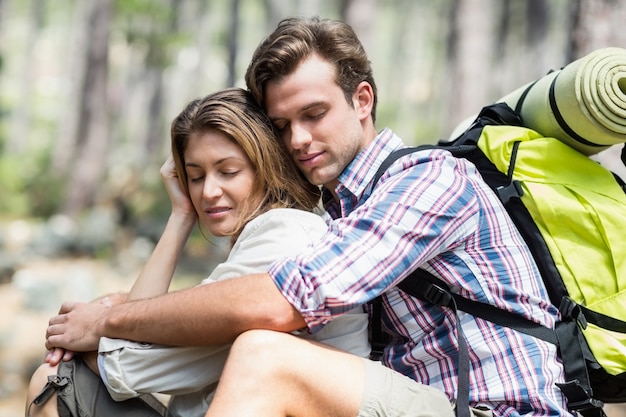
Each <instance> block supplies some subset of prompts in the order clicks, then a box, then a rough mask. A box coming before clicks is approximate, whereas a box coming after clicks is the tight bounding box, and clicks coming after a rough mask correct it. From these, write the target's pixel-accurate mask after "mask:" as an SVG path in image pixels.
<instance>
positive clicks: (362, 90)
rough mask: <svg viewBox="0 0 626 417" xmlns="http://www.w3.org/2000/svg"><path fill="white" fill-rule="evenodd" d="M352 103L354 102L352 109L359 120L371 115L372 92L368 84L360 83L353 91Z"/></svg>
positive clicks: (365, 82)
mask: <svg viewBox="0 0 626 417" xmlns="http://www.w3.org/2000/svg"><path fill="white" fill-rule="evenodd" d="M352 101H353V102H354V109H355V110H356V112H357V113H358V115H359V119H360V120H364V119H366V118H367V117H370V116H371V115H372V108H373V107H374V90H373V89H372V86H371V85H370V83H368V82H367V81H361V83H360V84H359V85H358V86H357V87H356V90H355V91H354V95H353V96H352Z"/></svg>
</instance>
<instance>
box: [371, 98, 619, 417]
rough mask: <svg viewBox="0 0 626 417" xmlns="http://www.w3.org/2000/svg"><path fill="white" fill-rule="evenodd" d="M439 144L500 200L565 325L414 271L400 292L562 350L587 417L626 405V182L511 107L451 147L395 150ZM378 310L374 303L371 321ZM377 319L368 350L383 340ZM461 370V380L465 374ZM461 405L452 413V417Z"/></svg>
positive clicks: (463, 394)
mask: <svg viewBox="0 0 626 417" xmlns="http://www.w3.org/2000/svg"><path fill="white" fill-rule="evenodd" d="M432 147H438V148H443V149H446V150H449V151H450V152H451V153H452V154H453V155H454V156H456V157H458V158H466V159H468V160H470V161H471V162H473V163H474V165H476V167H477V169H478V170H479V172H480V173H481V175H482V176H483V178H484V179H485V181H486V182H487V183H488V184H489V185H490V187H491V188H492V189H493V190H494V192H496V193H497V194H498V196H499V197H500V199H501V201H502V202H503V203H504V206H505V208H506V209H507V211H508V212H509V214H510V215H511V218H512V219H513V221H514V222H515V224H516V226H517V228H518V229H519V231H520V233H521V234H522V236H523V237H524V239H525V241H526V243H527V244H528V246H529V248H530V250H531V252H532V254H533V257H534V259H535V261H536V263H537V265H538V267H539V270H540V272H541V275H542V278H543V280H544V282H545V284H546V287H547V289H548V293H549V295H550V301H551V302H552V303H553V304H554V305H556V306H559V307H560V312H561V315H562V320H561V321H560V322H559V323H557V325H556V329H554V330H553V329H548V328H546V327H543V326H540V325H537V324H536V323H534V322H531V321H529V320H526V319H524V318H522V317H520V316H517V315H515V314H512V313H509V312H506V311H503V310H500V309H497V308H496V307H494V306H490V305H487V304H482V303H478V302H475V301H472V300H468V299H465V298H463V297H461V296H459V295H458V294H455V293H453V292H452V291H451V290H450V289H449V288H448V287H447V285H446V284H445V283H443V281H441V280H440V279H438V278H437V277H434V276H432V275H431V274H429V273H428V272H426V271H424V270H422V269H418V270H417V271H415V272H413V273H412V274H411V275H410V276H409V277H407V278H406V279H405V280H404V281H403V282H402V283H400V284H399V287H400V288H401V289H402V290H403V291H406V292H408V293H409V294H411V295H413V296H415V297H419V298H421V299H424V300H427V301H430V302H433V303H435V304H438V305H442V306H445V307H450V308H454V309H458V310H462V311H465V312H467V313H469V314H472V315H474V316H477V317H481V318H483V319H485V320H489V321H492V322H494V323H497V324H500V325H503V326H507V327H511V328H514V329H517V330H519V331H522V332H525V333H528V334H531V335H533V336H535V337H539V338H542V339H544V340H547V341H549V342H551V343H554V344H556V345H557V346H558V347H559V353H560V356H561V359H562V360H563V366H564V370H565V376H566V382H565V383H564V384H558V385H559V388H561V390H562V391H563V393H564V394H565V396H566V397H567V399H568V406H569V408H570V409H571V410H572V411H577V412H579V413H581V414H582V415H584V416H585V417H598V416H604V412H603V410H602V406H603V402H615V403H617V402H626V321H624V320H626V239H624V230H626V229H625V227H626V193H625V189H626V188H625V187H624V184H623V183H622V182H621V180H620V179H619V178H618V177H616V176H614V175H613V174H612V173H611V172H610V171H608V170H607V169H605V168H603V167H602V166H601V165H600V164H598V163H597V162H595V161H593V160H591V159H589V158H588V157H587V156H585V155H583V154H582V153H579V152H578V151H576V150H574V149H573V148H571V147H569V146H567V145H565V144H564V143H563V142H561V141H559V140H557V139H554V138H545V137H542V136H541V135H539V134H538V133H537V132H535V131H533V130H530V129H527V128H525V127H522V121H521V119H520V117H519V115H518V114H517V113H516V112H515V111H513V110H512V109H511V108H510V107H509V106H508V105H506V104H504V103H498V104H494V105H490V106H487V107H485V108H484V109H483V110H482V111H481V113H480V114H479V116H478V117H477V119H476V120H475V122H474V123H473V125H472V126H471V127H470V128H469V129H468V130H466V131H465V133H463V134H462V135H461V136H459V137H458V138H457V139H455V140H454V141H452V142H443V141H442V142H440V143H439V145H424V146H418V147H414V148H406V149H401V150H399V151H396V152H394V153H392V154H391V155H390V156H389V157H388V158H387V160H385V161H384V162H383V164H382V166H381V167H380V169H379V171H378V172H377V175H376V177H375V179H374V184H376V183H377V182H378V179H379V178H380V176H381V175H382V174H383V172H385V171H386V170H387V169H388V168H389V166H390V165H391V164H392V163H393V162H394V161H395V160H396V159H397V158H399V157H400V156H402V155H406V154H407V153H411V152H415V151H417V150H421V149H425V148H432ZM379 309H380V306H379V303H378V301H375V302H374V303H373V312H374V316H376V315H377V314H379V312H378V311H379ZM458 332H459V333H458V334H459V369H460V371H459V392H458V394H457V402H458V404H463V403H464V402H466V401H468V396H469V371H463V370H464V369H468V365H467V361H468V357H467V352H466V345H465V341H464V337H463V335H462V329H461V328H460V326H459V327H458ZM381 334H382V330H381V328H380V324H379V323H377V321H376V319H374V320H373V321H372V337H373V347H374V349H375V350H376V351H380V350H381V349H382V348H383V346H384V343H383V342H379V341H382V339H383V338H382V336H381ZM464 372H466V373H467V375H464V374H463V373H464ZM464 408H467V407H457V412H458V413H459V415H462V413H464V411H463V409H464Z"/></svg>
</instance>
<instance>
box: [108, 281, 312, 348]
mask: <svg viewBox="0 0 626 417" xmlns="http://www.w3.org/2000/svg"><path fill="white" fill-rule="evenodd" d="M303 326H304V321H303V320H302V317H301V316H300V314H299V313H298V312H297V311H296V310H295V309H294V308H293V307H292V306H291V305H290V304H289V303H288V302H287V300H286V299H285V298H284V297H283V296H282V294H281V293H280V292H279V291H278V289H277V288H276V286H275V285H274V283H273V281H272V280H271V278H270V277H269V275H267V274H259V275H251V276H246V277H242V278H235V279H229V280H224V281H220V282H216V283H211V284H206V285H202V286H198V287H193V288H189V289H186V290H182V291H177V292H173V293H169V294H165V295H163V296H159V297H155V298H152V299H147V300H138V301H132V302H128V303H125V304H123V305H119V306H115V307H113V308H111V310H110V311H109V313H108V314H107V315H106V318H105V319H104V320H103V321H102V322H101V329H99V330H98V332H99V333H100V336H107V337H111V338H120V339H129V340H135V341H140V342H151V343H160V344H167V345H174V346H193V345H214V344H223V343H228V342H232V341H233V340H234V339H235V338H236V337H237V336H238V335H239V334H241V333H243V332H244V331H246V330H250V329H259V328H263V329H271V330H278V331H292V330H296V329H298V328H301V327H303Z"/></svg>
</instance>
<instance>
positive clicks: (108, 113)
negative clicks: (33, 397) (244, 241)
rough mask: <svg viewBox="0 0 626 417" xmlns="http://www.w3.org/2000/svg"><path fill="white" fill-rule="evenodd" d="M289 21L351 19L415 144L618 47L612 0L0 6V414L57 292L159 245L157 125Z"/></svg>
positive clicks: (129, 273) (210, 251)
mask: <svg viewBox="0 0 626 417" xmlns="http://www.w3.org/2000/svg"><path fill="white" fill-rule="evenodd" d="M294 15H301V16H312V15H317V16H320V17H324V18H338V19H342V20H344V21H346V22H348V23H350V24H351V25H352V26H353V28H354V29H355V31H356V32H357V34H358V35H359V36H360V38H361V40H362V41H363V43H364V45H365V48H366V50H367V51H368V53H369V55H370V59H371V61H372V64H373V67H374V75H375V77H376V80H377V83H378V89H379V107H378V108H379V110H378V122H377V125H378V127H379V128H382V127H384V126H390V127H392V128H393V129H394V130H395V131H396V132H397V133H399V134H400V136H402V137H403V138H404V139H405V140H407V142H412V143H414V144H418V143H432V142H435V141H436V140H437V139H439V138H443V137H446V136H447V135H448V134H449V133H450V132H451V131H452V129H453V128H454V127H455V126H456V124H457V123H459V122H461V121H462V120H464V119H465V118H466V117H468V116H470V115H472V114H474V113H476V112H477V111H478V110H479V109H480V108H481V107H482V106H484V105H486V104H489V103H491V102H493V101H495V100H497V99H498V98H500V97H502V96H504V95H505V94H506V93H508V92H510V91H513V90H515V89H517V88H518V87H520V86H522V85H524V84H526V83H528V82H530V81H533V80H535V79H537V78H540V77H542V76H543V75H545V74H546V73H547V72H548V71H549V70H551V69H558V68H560V67H562V66H564V65H566V64H568V63H569V62H572V61H574V60H576V59H578V58H581V57H583V56H585V55H586V54H588V53H590V52H592V51H593V50H595V49H598V48H601V47H606V46H620V47H626V30H624V27H623V26H624V23H625V22H626V2H625V1H622V0H335V1H331V0H0V297H1V296H2V294H4V297H5V298H4V299H2V298H0V305H2V306H3V307H2V308H3V309H0V317H2V318H0V417H2V416H4V415H5V414H3V411H4V412H6V416H9V415H17V414H16V413H15V412H14V408H10V407H15V404H17V403H19V405H20V406H21V403H20V401H21V400H20V399H21V395H22V393H23V387H24V376H25V375H27V374H28V372H29V371H30V370H32V366H33V363H34V362H35V361H37V360H39V359H40V357H41V356H40V354H41V345H42V341H43V330H42V329H43V328H45V323H46V322H47V317H48V316H49V315H50V311H52V312H54V310H55V309H56V308H57V306H58V304H59V299H62V298H63V297H73V298H74V299H77V298H88V297H91V296H93V295H97V293H98V291H102V290H104V289H110V288H112V289H116V288H117V289H127V288H128V285H129V282H130V281H131V280H132V279H134V277H135V276H136V272H137V270H138V268H140V267H141V263H142V262H143V261H144V260H145V258H146V256H147V254H149V252H150V250H151V249H152V246H153V245H154V242H155V241H156V239H158V237H159V234H160V232H161V228H162V226H163V225H164V223H165V220H166V218H167V215H168V214H169V209H170V206H169V201H168V199H167V195H166V193H165V191H164V189H163V187H162V185H161V182H160V178H159V175H158V171H159V167H160V166H161V163H162V162H163V161H164V160H165V158H166V156H167V154H168V152H169V123H170V121H171V120H172V118H173V117H174V116H175V115H176V114H177V113H178V112H179V111H180V110H181V109H182V108H183V106H184V105H185V104H186V103H187V102H188V101H190V100H192V99H194V98H196V97H199V96H202V95H205V94H207V93H210V92H213V91H215V90H218V89H221V88H224V87H229V86H241V87H243V86H244V83H243V75H244V73H245V70H246V67H247V64H248V60H249V59H250V56H251V54H252V52H253V50H254V48H255V47H256V45H257V44H258V42H259V41H260V40H261V39H262V38H263V37H264V36H265V35H267V34H268V33H269V32H271V30H273V28H274V27H275V25H276V23H277V22H278V21H279V20H280V19H282V18H284V17H287V16H294ZM607 160H609V162H608V163H610V152H609V158H608V159H607ZM223 256H224V245H223V242H219V241H217V242H212V243H211V244H207V243H206V240H205V239H204V238H203V237H202V236H200V235H199V234H196V235H194V238H193V239H192V241H191V242H190V244H189V245H188V248H187V250H186V258H185V259H186V263H185V265H183V266H181V274H182V275H186V274H187V275H189V276H190V277H191V278H190V279H192V280H197V279H200V278H202V277H204V276H205V275H207V271H208V270H210V267H211V265H213V264H214V263H215V262H218V261H219V260H220V259H221V257H223ZM85 282H89V283H91V284H89V285H86V284H85ZM181 282H182V283H181V284H179V285H184V283H185V282H186V281H184V280H183V281H181ZM103 283H106V284H110V285H104V284H103ZM68 288H69V290H68ZM18 311H19V312H20V313H19V314H17V313H16V312H18ZM25 329H27V330H32V331H33V332H34V331H36V332H37V337H36V338H35V337H33V336H32V333H24V334H23V336H21V338H20V336H19V335H20V334H22V332H25V331H26V330H25ZM33 346H37V348H36V349H35V348H34V347H33ZM15 398H18V400H15ZM3 400H6V402H7V403H10V406H6V408H4V409H3V408H2V404H3ZM5 410H6V411H5ZM20 413H21V411H20ZM614 415H617V414H614Z"/></svg>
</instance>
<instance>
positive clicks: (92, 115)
mask: <svg viewBox="0 0 626 417" xmlns="http://www.w3.org/2000/svg"><path fill="white" fill-rule="evenodd" d="M111 15H112V0H92V2H91V10H90V12H89V23H90V24H89V25H88V30H89V32H88V33H85V36H86V37H88V38H89V40H90V42H89V43H88V46H87V50H86V52H87V53H86V56H85V59H86V73H85V79H84V83H83V87H82V90H81V101H80V102H81V109H80V116H79V125H78V131H77V140H76V143H77V153H76V156H77V157H76V159H75V160H74V161H73V169H72V170H71V173H70V179H69V188H68V189H67V190H66V199H65V203H64V205H63V209H62V211H63V213H65V214H69V215H76V214H78V213H79V212H80V211H81V210H83V209H85V208H87V207H89V206H91V205H92V204H93V203H94V201H95V197H96V195H97V192H98V189H99V186H100V185H101V180H102V178H103V176H104V172H105V169H106V164H107V154H108V151H109V143H110V133H109V121H108V117H109V111H108V100H107V79H108V42H109V29H110V22H111Z"/></svg>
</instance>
